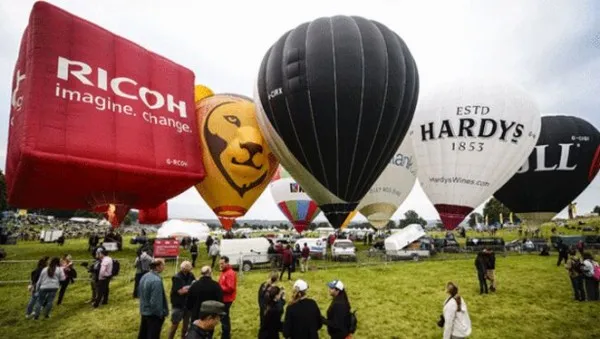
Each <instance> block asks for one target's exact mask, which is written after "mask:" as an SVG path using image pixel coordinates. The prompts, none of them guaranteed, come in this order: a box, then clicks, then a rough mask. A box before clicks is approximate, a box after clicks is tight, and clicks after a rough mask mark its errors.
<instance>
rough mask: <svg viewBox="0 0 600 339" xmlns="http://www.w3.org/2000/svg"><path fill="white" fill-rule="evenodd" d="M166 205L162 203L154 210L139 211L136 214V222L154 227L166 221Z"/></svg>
mask: <svg viewBox="0 0 600 339" xmlns="http://www.w3.org/2000/svg"><path fill="white" fill-rule="evenodd" d="M168 215H169V213H168V205H167V202H166V201H165V202H164V203H162V204H160V205H158V206H157V207H154V208H145V209H141V210H140V211H139V214H138V222H139V223H140V224H145V225H156V224H160V223H163V222H165V221H167V219H168Z"/></svg>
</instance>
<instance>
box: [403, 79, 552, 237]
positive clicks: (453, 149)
mask: <svg viewBox="0 0 600 339" xmlns="http://www.w3.org/2000/svg"><path fill="white" fill-rule="evenodd" d="M424 94H425V95H424V98H423V100H421V101H420V102H419V104H418V106H417V112H416V113H415V117H414V120H413V124H412V128H411V131H410V136H411V138H412V140H413V145H414V150H415V154H416V158H417V164H418V166H419V173H418V177H419V181H420V183H421V185H422V187H423V190H424V191H425V193H426V194H427V196H428V197H429V199H430V200H431V202H432V203H433V205H434V207H435V208H436V210H437V211H438V213H439V214H440V218H441V219H442V222H443V223H444V226H445V227H446V228H447V229H454V228H456V226H458V224H460V223H461V222H462V221H463V220H464V219H465V217H466V216H467V215H468V214H469V213H471V211H472V210H473V209H474V208H476V207H477V206H479V205H480V204H482V203H483V202H484V201H485V200H486V199H487V198H489V197H490V196H491V195H492V194H493V193H494V192H495V191H496V190H497V189H499V188H500V187H501V186H502V185H504V184H505V183H506V182H507V181H508V180H509V179H510V178H511V177H512V175H513V174H514V173H515V172H516V171H517V170H518V169H519V167H520V166H521V165H522V164H523V162H524V161H525V160H527V157H528V156H529V154H530V153H531V151H532V150H533V147H534V146H535V144H536V142H537V139H538V136H539V133H540V126H541V116H540V110H539V108H538V107H537V105H536V103H535V102H534V100H533V98H532V97H531V96H530V95H529V94H527V93H526V92H525V91H524V90H523V89H521V88H520V87H517V86H515V85H512V84H508V83H503V82H498V81H493V80H490V79H485V80H484V81H468V82H466V81H462V82H454V83H447V84H443V85H439V86H437V87H436V88H435V89H434V90H432V91H429V92H427V93H424Z"/></svg>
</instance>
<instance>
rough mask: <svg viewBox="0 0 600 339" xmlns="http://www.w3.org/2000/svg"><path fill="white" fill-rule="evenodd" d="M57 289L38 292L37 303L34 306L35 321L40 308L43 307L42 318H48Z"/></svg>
mask: <svg viewBox="0 0 600 339" xmlns="http://www.w3.org/2000/svg"><path fill="white" fill-rule="evenodd" d="M57 291H58V289H52V290H40V292H39V297H38V300H37V303H36V304H35V311H34V313H35V319H37V318H38V317H39V316H40V311H41V308H42V307H44V316H46V317H48V316H49V315H50V311H52V304H53V303H54V297H55V296H56V292H57Z"/></svg>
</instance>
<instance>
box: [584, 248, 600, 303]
mask: <svg viewBox="0 0 600 339" xmlns="http://www.w3.org/2000/svg"><path fill="white" fill-rule="evenodd" d="M583 273H584V276H585V294H586V295H587V300H590V301H596V300H598V299H599V298H598V282H599V280H600V266H598V263H597V262H595V261H594V257H593V256H592V255H591V254H590V253H589V252H585V253H583Z"/></svg>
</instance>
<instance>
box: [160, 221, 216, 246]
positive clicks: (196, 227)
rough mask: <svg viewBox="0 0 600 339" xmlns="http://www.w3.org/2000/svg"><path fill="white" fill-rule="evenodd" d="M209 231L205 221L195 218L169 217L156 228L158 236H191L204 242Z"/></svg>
mask: <svg viewBox="0 0 600 339" xmlns="http://www.w3.org/2000/svg"><path fill="white" fill-rule="evenodd" d="M209 233H210V228H209V227H208V225H207V224H206V223H203V222H200V221H195V220H179V219H171V220H167V221H165V222H163V223H162V226H161V227H160V228H159V229H158V232H157V235H156V236H157V237H158V238H169V237H176V238H182V237H191V238H196V239H198V240H199V241H201V242H204V241H205V240H206V238H208V235H209Z"/></svg>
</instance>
